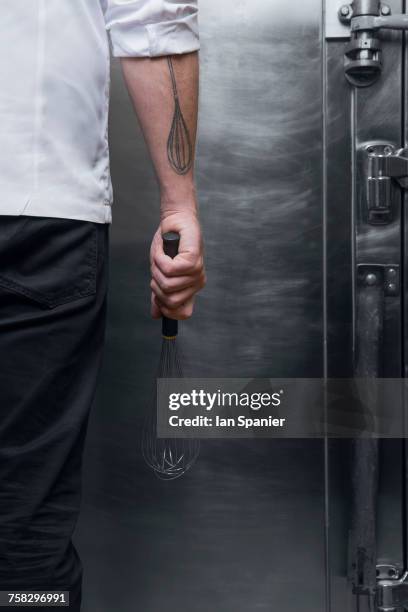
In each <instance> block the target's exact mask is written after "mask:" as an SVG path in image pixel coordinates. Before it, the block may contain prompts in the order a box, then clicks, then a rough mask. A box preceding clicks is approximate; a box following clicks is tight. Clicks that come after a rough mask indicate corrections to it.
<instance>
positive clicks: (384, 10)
mask: <svg viewBox="0 0 408 612" xmlns="http://www.w3.org/2000/svg"><path fill="white" fill-rule="evenodd" d="M390 13H391V9H390V7H389V6H388V5H387V4H383V5H382V7H381V15H384V16H387V15H389V14H390Z"/></svg>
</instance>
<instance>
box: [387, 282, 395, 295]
mask: <svg viewBox="0 0 408 612" xmlns="http://www.w3.org/2000/svg"><path fill="white" fill-rule="evenodd" d="M387 291H388V293H397V285H396V284H395V283H388V285H387Z"/></svg>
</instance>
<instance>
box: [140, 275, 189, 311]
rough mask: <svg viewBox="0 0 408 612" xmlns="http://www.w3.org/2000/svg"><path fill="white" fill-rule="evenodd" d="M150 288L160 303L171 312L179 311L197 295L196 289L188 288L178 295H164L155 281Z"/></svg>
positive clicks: (178, 292)
mask: <svg viewBox="0 0 408 612" xmlns="http://www.w3.org/2000/svg"><path fill="white" fill-rule="evenodd" d="M150 287H151V289H152V291H153V293H154V295H155V296H156V297H157V299H158V300H159V301H160V303H161V304H162V305H164V306H166V308H168V309H169V310H177V309H178V308H179V307H180V306H182V305H183V304H185V303H186V302H188V301H189V300H190V299H191V298H192V297H193V296H194V295H195V294H196V293H197V289H196V288H195V287H187V289H183V290H182V291H177V293H164V292H163V291H162V290H161V289H160V287H159V285H158V284H157V283H156V281H155V280H152V282H151V283H150Z"/></svg>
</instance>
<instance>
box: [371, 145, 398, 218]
mask: <svg viewBox="0 0 408 612" xmlns="http://www.w3.org/2000/svg"><path fill="white" fill-rule="evenodd" d="M365 153H366V176H367V188H366V192H367V207H368V219H367V220H368V222H369V223H370V224H372V225H385V224H387V223H391V221H392V219H393V208H394V207H393V202H395V199H396V197H395V186H396V184H398V185H399V186H400V187H402V188H403V189H407V188H408V149H397V148H396V147H395V146H394V145H391V144H384V143H381V144H376V143H374V144H368V145H366V146H365Z"/></svg>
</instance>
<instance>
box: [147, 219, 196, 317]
mask: <svg viewBox="0 0 408 612" xmlns="http://www.w3.org/2000/svg"><path fill="white" fill-rule="evenodd" d="M166 223H167V224H168V225H169V227H167V226H166ZM170 223H171V225H170ZM169 230H172V231H177V232H178V233H179V234H180V246H179V253H178V255H177V256H176V257H175V258H174V259H172V258H171V257H168V256H167V255H166V254H165V253H164V251H163V239H162V235H163V233H165V231H169ZM150 264H151V275H152V280H151V285H150V286H151V290H152V306H151V311H152V316H153V317H154V318H158V317H159V316H161V315H163V316H165V317H168V318H172V319H177V320H184V319H188V318H189V317H191V315H192V314H193V309H194V297H195V295H196V293H198V291H200V290H201V289H202V288H203V287H204V285H205V283H206V276H205V270H204V259H203V246H202V239H201V230H200V226H199V224H198V221H197V218H196V216H195V215H191V214H187V213H186V214H178V215H176V216H175V217H172V219H171V220H170V219H166V220H165V221H164V222H162V224H161V225H160V227H159V228H158V230H157V232H156V234H155V236H154V238H153V242H152V246H151V251H150Z"/></svg>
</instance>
